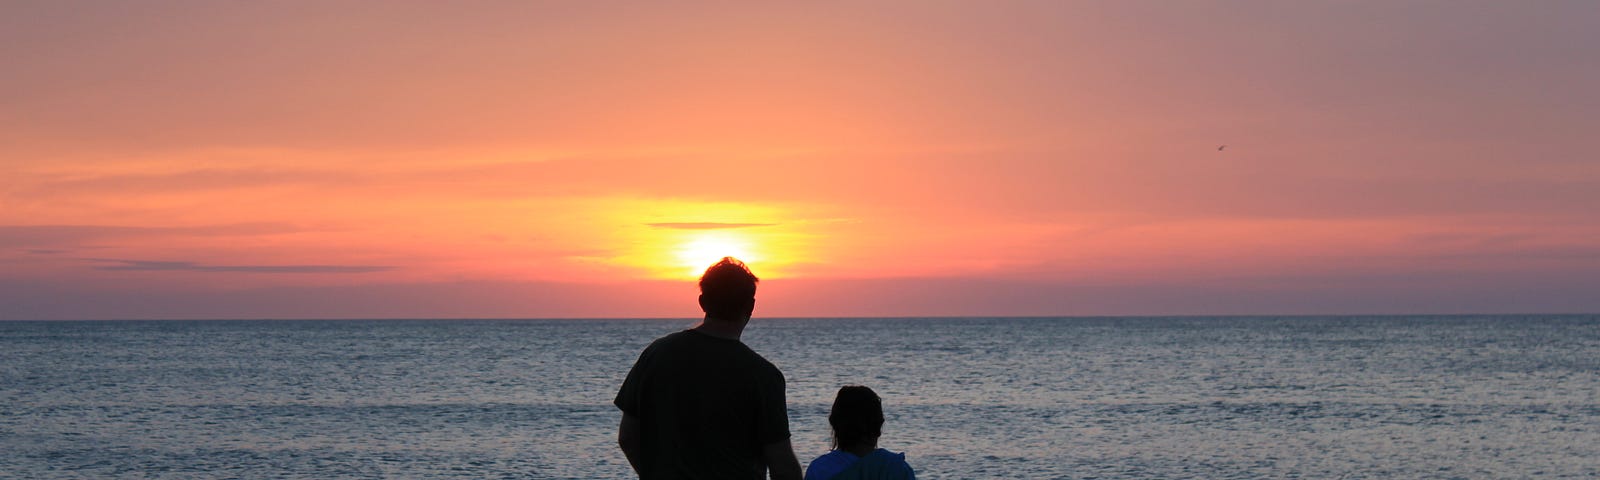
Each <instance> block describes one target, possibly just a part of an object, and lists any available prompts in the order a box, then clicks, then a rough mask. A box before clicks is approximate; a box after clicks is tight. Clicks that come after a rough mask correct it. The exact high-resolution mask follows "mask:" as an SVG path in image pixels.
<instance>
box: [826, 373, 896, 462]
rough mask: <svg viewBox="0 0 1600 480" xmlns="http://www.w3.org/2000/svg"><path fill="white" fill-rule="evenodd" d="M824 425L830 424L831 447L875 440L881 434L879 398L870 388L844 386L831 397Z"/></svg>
mask: <svg viewBox="0 0 1600 480" xmlns="http://www.w3.org/2000/svg"><path fill="white" fill-rule="evenodd" d="M828 424H829V425H832V426H833V448H842V447H846V446H852V445H859V444H862V443H868V442H871V441H873V440H876V439H877V438H878V436H879V435H881V434H882V433H883V399H881V398H878V394H877V393H876V392H873V391H872V389H870V388H867V387H864V386H861V385H845V386H844V387H841V388H840V389H839V396H837V397H834V399H833V411H831V412H829V413H828Z"/></svg>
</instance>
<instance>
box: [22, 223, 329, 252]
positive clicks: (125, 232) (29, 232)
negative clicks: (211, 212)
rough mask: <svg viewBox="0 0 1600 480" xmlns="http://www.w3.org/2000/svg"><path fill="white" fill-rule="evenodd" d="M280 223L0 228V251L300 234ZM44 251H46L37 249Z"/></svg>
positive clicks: (292, 227)
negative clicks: (109, 241) (143, 239)
mask: <svg viewBox="0 0 1600 480" xmlns="http://www.w3.org/2000/svg"><path fill="white" fill-rule="evenodd" d="M299 231H303V229H301V228H298V227H295V226H293V225H285V224H280V223H233V224H221V225H200V226H192V227H131V226H123V225H0V247H17V246H29V247H31V246H46V247H53V246H60V245H64V244H73V243H77V242H84V241H95V240H101V239H106V238H122V237H132V236H154V235H204V236H220V235H263V234H274V233H291V232H299ZM40 250H47V249H40Z"/></svg>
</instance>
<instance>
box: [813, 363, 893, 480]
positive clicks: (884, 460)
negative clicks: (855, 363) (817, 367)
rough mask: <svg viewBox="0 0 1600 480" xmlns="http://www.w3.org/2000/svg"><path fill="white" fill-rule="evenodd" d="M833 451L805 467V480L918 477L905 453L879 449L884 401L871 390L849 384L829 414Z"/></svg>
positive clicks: (841, 392)
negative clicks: (907, 460)
mask: <svg viewBox="0 0 1600 480" xmlns="http://www.w3.org/2000/svg"><path fill="white" fill-rule="evenodd" d="M828 425H831V426H833V439H832V444H833V445H832V446H833V451H831V452H828V453H827V454H824V455H822V456H820V457H817V459H816V460H812V461H811V464H810V466H808V467H807V468H806V478H805V480H915V479H916V478H917V476H916V473H915V472H912V470H911V465H909V464H907V463H906V456H905V454H903V453H894V452H891V451H888V450H884V449H882V448H878V437H880V436H882V435H883V400H882V399H881V398H878V394H877V393H876V392H873V391H872V389H870V388H867V387H863V386H861V385H846V386H844V387H843V388H840V389H839V395H838V396H837V397H835V398H834V399H833V410H832V411H831V412H829V413H828Z"/></svg>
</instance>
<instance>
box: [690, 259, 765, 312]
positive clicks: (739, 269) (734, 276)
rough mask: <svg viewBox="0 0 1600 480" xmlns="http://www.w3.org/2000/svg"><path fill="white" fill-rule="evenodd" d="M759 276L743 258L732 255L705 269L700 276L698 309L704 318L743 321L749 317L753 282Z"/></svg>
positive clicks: (754, 304) (754, 292)
mask: <svg viewBox="0 0 1600 480" xmlns="http://www.w3.org/2000/svg"><path fill="white" fill-rule="evenodd" d="M759 281H761V279H759V278H756V275H755V274H753V273H750V269H749V268H747V267H745V266H744V262H741V261H739V260H736V259H734V258H733V257H723V258H722V261H720V262H717V264H716V265H712V266H711V268H707V269H706V273H705V275H701V276H700V309H701V310H704V311H705V312H706V317H707V318H716V319H719V320H728V321H743V320H748V319H749V318H750V312H753V311H755V308H756V282H759Z"/></svg>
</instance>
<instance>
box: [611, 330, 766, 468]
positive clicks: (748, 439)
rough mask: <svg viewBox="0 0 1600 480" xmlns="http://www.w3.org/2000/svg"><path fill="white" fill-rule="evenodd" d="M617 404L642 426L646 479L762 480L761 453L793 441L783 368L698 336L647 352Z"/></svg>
mask: <svg viewBox="0 0 1600 480" xmlns="http://www.w3.org/2000/svg"><path fill="white" fill-rule="evenodd" d="M615 403H616V405H617V408H620V409H622V411H623V412H625V413H627V414H629V415H632V416H634V417H637V418H638V419H639V426H640V432H639V433H640V440H641V445H642V447H641V453H642V454H643V459H642V461H641V462H640V465H639V468H640V470H641V471H640V472H639V477H640V478H641V479H644V480H661V479H677V478H696V479H701V478H706V479H712V478H716V479H721V478H728V479H749V478H764V477H765V471H766V470H765V468H764V467H763V466H762V464H761V460H760V459H761V447H762V446H763V445H766V444H769V443H772V442H778V441H783V440H786V439H788V438H789V412H788V411H787V410H786V407H785V405H784V385H783V373H782V372H779V371H778V367H775V366H773V365H772V362H768V361H767V359H765V358H761V355H759V354H757V353H756V352H755V351H754V350H751V349H750V347H747V346H745V345H744V344H743V343H740V342H739V341H738V340H728V339H722V338H717V337H713V336H710V335H707V334H704V333H700V332H697V331H694V330H684V331H681V332H677V333H673V334H671V335H667V336H665V337H661V338H659V339H656V341H655V342H652V343H651V344H650V346H649V347H646V348H645V349H644V353H641V354H639V361H638V362H636V363H634V364H633V370H631V371H629V372H628V378H627V380H624V381H623V382H622V390H621V391H619V392H617V399H616V401H615Z"/></svg>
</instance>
